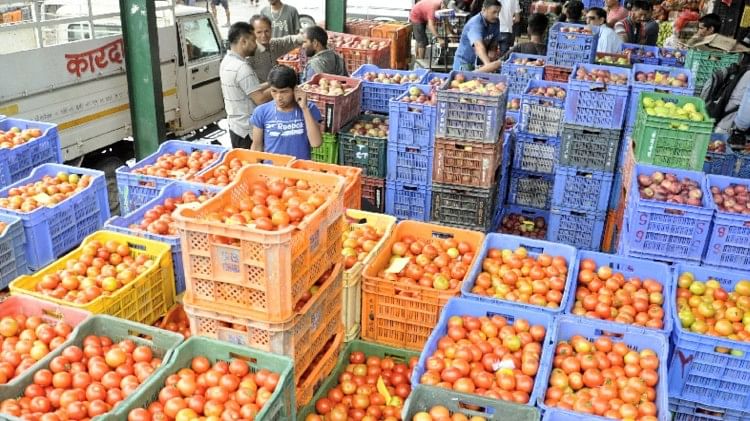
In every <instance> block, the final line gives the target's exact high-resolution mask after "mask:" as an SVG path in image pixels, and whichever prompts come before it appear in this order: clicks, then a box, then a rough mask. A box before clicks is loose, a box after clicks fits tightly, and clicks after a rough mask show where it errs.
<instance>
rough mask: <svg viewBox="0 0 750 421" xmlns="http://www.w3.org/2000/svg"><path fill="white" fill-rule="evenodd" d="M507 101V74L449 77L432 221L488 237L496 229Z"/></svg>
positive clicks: (440, 100) (441, 92)
mask: <svg viewBox="0 0 750 421" xmlns="http://www.w3.org/2000/svg"><path fill="white" fill-rule="evenodd" d="M507 98H508V78H507V77H506V76H504V75H497V74H485V73H473V72H457V71H453V72H451V73H450V77H449V79H448V81H447V83H446V84H445V85H443V86H442V87H441V88H440V89H438V92H437V131H436V137H435V161H434V164H433V168H432V186H431V187H432V203H431V207H432V209H431V212H430V218H431V220H432V221H433V222H436V223H440V224H444V225H450V226H455V227H460V228H466V229H471V230H477V231H481V232H485V231H487V230H489V228H490V225H491V224H492V219H493V212H494V210H495V198H496V196H497V192H498V190H499V189H498V188H497V187H496V185H497V183H498V180H500V179H501V174H500V171H499V168H500V164H501V163H502V161H503V154H502V150H503V126H504V122H505V107H506V104H507Z"/></svg>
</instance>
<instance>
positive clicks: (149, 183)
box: [115, 140, 227, 215]
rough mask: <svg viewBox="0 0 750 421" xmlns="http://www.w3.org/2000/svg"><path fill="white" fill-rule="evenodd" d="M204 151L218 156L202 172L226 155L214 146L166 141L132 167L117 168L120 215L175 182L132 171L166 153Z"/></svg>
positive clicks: (134, 208)
mask: <svg viewBox="0 0 750 421" xmlns="http://www.w3.org/2000/svg"><path fill="white" fill-rule="evenodd" d="M204 150H209V151H213V152H216V153H218V154H219V156H218V157H217V158H216V161H215V162H214V163H213V164H212V165H211V166H210V167H208V168H205V169H204V170H203V171H208V169H209V168H211V167H213V166H215V165H217V164H218V163H219V162H221V160H222V159H224V154H225V153H226V151H227V148H225V147H223V146H216V145H201V144H197V143H193V142H186V141H182V140H168V141H166V142H164V143H162V144H161V145H159V149H158V150H157V151H156V152H154V153H152V154H151V155H149V156H147V157H146V158H143V159H142V160H141V161H139V162H136V164H135V165H133V166H132V167H128V166H127V165H123V166H122V167H120V168H118V169H117V171H115V176H116V177H117V191H118V192H119V195H120V210H121V214H123V215H125V214H128V213H130V212H133V211H134V210H136V209H138V208H139V207H141V206H143V204H144V203H146V202H148V201H149V200H151V199H153V198H154V197H156V196H158V195H159V192H161V189H163V188H164V187H166V186H167V185H168V184H170V183H172V182H174V181H175V180H174V179H172V178H162V177H154V176H150V175H143V174H135V173H133V170H134V169H138V168H143V167H144V166H147V165H153V164H154V163H155V162H156V160H157V159H158V158H159V157H160V156H161V155H164V154H167V153H171V154H173V153H175V152H177V151H186V152H187V153H188V154H190V153H191V152H193V151H204ZM199 174H200V172H199Z"/></svg>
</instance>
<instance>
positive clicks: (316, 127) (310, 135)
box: [295, 89, 323, 148]
mask: <svg viewBox="0 0 750 421" xmlns="http://www.w3.org/2000/svg"><path fill="white" fill-rule="evenodd" d="M295 99H296V100H297V105H299V107H300V109H301V110H302V115H303V116H304V118H305V129H306V131H307V140H308V141H309V142H310V146H311V147H313V148H317V147H319V146H320V145H322V144H323V138H322V136H321V134H320V111H318V107H316V106H315V105H314V104H310V105H308V104H307V92H305V91H303V90H302V89H297V92H296V93H295Z"/></svg>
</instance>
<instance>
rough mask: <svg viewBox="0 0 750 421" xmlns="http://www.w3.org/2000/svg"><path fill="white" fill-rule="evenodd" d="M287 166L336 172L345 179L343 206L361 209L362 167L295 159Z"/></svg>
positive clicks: (329, 172) (330, 172)
mask: <svg viewBox="0 0 750 421" xmlns="http://www.w3.org/2000/svg"><path fill="white" fill-rule="evenodd" d="M289 168H296V169H299V170H307V171H317V172H322V173H328V174H336V175H340V176H341V177H344V178H345V179H346V189H345V190H344V207H345V208H347V209H361V204H362V168H357V167H346V166H343V165H336V164H325V163H323V162H315V161H307V160H302V159H299V160H296V161H293V162H290V163H289Z"/></svg>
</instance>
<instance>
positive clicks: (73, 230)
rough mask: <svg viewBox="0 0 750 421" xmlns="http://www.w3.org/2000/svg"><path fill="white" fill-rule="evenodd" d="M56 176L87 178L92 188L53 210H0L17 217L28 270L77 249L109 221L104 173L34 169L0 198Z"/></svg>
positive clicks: (51, 166) (48, 167) (52, 166)
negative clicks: (24, 245)
mask: <svg viewBox="0 0 750 421" xmlns="http://www.w3.org/2000/svg"><path fill="white" fill-rule="evenodd" d="M59 172H67V173H69V174H79V175H90V176H91V177H92V180H91V184H89V186H88V187H87V188H85V189H84V190H82V191H80V192H78V193H76V194H75V195H74V196H72V197H70V198H68V199H66V200H64V201H62V202H60V203H58V204H57V205H55V206H52V207H46V206H44V207H40V208H38V209H35V210H33V211H31V212H15V211H12V210H9V209H3V208H0V214H5V215H12V216H16V217H18V218H20V219H21V220H22V221H23V228H24V233H25V235H26V260H27V262H28V265H29V268H30V269H31V270H38V269H41V268H43V267H44V266H47V265H48V264H49V263H52V262H53V261H54V260H55V259H57V258H58V257H60V256H62V255H63V254H65V252H67V251H69V250H70V249H72V248H74V247H77V246H78V245H79V244H81V241H83V239H84V238H86V236H88V235H89V234H91V233H92V232H94V231H96V230H98V229H100V228H101V227H102V225H104V222H105V221H106V220H107V219H109V203H108V201H107V182H106V181H105V179H104V173H103V172H101V171H96V170H90V169H87V168H79V167H71V166H68V165H62V164H43V165H41V166H39V167H36V168H34V170H33V171H31V174H30V175H29V176H28V177H26V178H23V179H21V180H19V181H17V182H15V183H13V184H11V185H10V186H8V187H5V188H4V189H2V190H0V197H8V190H10V189H11V188H14V187H18V186H22V185H26V184H29V183H34V182H36V181H38V180H40V179H41V178H42V177H44V176H47V175H48V176H51V177H54V176H56V175H57V173H59Z"/></svg>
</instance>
